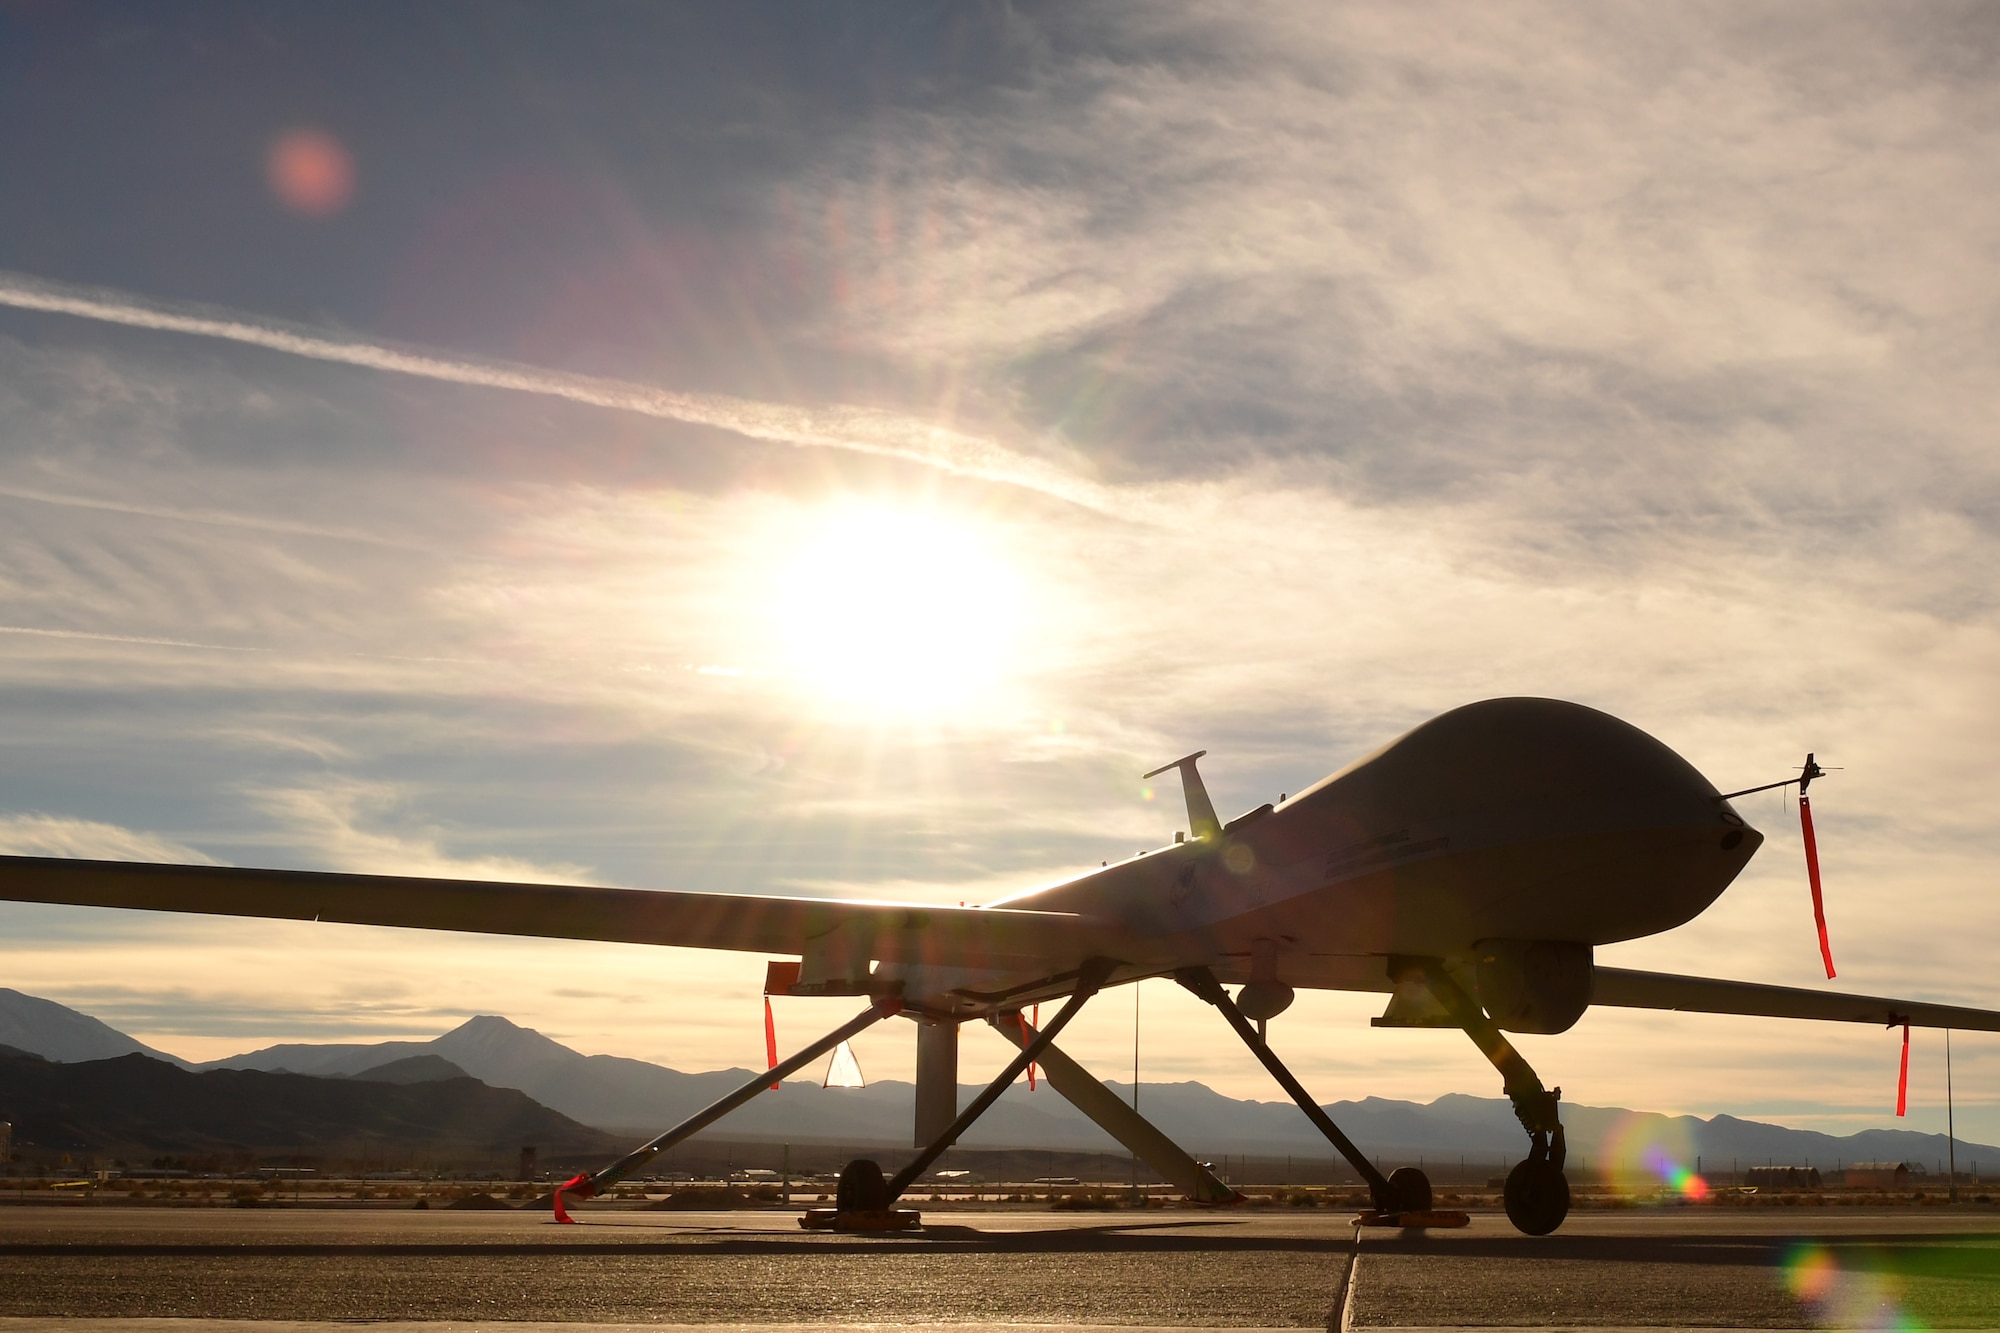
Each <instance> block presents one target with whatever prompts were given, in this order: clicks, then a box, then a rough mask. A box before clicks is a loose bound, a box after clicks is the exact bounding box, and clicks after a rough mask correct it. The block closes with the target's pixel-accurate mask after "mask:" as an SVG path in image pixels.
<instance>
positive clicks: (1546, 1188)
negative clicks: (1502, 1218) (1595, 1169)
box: [1506, 1157, 1569, 1236]
mask: <svg viewBox="0 0 2000 1333" xmlns="http://www.w3.org/2000/svg"><path fill="white" fill-rule="evenodd" d="M1506 1201H1507V1220H1508V1221H1509V1222H1512V1223H1513V1224H1514V1225H1515V1227H1516V1228H1518V1229H1519V1230H1521V1231H1525V1232H1527V1233H1528V1234H1529V1235H1530V1236H1546V1235H1548V1234H1549V1233H1550V1232H1551V1231H1554V1230H1555V1229H1556V1228H1557V1227H1559V1226H1561V1225H1562V1224H1563V1219H1564V1218H1565V1217H1568V1216H1569V1179H1568V1177H1566V1176H1564V1175H1563V1173H1562V1170H1561V1168H1559V1167H1557V1166H1554V1165H1553V1164H1551V1163H1549V1162H1546V1161H1537V1160H1535V1159H1534V1158H1532V1157H1530V1158H1528V1159H1526V1160H1525V1161H1522V1162H1520V1163H1519V1164H1517V1165H1516V1166H1515V1167H1514V1169H1513V1170H1512V1171H1509V1172H1508V1173H1507V1193H1506Z"/></svg>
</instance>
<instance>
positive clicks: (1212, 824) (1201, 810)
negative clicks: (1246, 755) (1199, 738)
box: [1144, 750, 1222, 838]
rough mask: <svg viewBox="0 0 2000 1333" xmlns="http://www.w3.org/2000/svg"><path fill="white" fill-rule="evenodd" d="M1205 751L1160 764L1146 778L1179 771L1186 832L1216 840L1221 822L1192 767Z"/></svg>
mask: <svg viewBox="0 0 2000 1333" xmlns="http://www.w3.org/2000/svg"><path fill="white" fill-rule="evenodd" d="M1207 753H1208V751H1206V750H1196V751H1195V752H1194V753H1193V754H1191V755H1185V756H1183V757H1182V758H1179V759H1176V760H1174V762H1173V763H1171V764H1162V765H1160V766H1159V767H1158V768H1156V769H1154V770H1153V771H1152V772H1150V773H1147V774H1145V775H1144V776H1145V777H1147V778H1156V777H1158V776H1160V774H1162V773H1164V772H1166V771H1167V770H1168V769H1170V768H1178V769H1179V770H1180V771H1181V794H1182V795H1184V796H1186V797H1187V809H1188V832H1189V833H1190V834H1191V835H1193V836H1194V837H1197V838H1218V837H1221V836H1222V821H1221V820H1220V819H1217V818H1216V817H1215V806H1214V805H1212V804H1211V803H1210V802H1209V799H1208V788H1206V787H1204V786H1202V785H1201V773H1200V772H1199V771H1197V770H1196V768H1195V766H1194V762H1195V760H1197V759H1199V758H1201V757H1202V756H1203V755H1205V754H1207Z"/></svg>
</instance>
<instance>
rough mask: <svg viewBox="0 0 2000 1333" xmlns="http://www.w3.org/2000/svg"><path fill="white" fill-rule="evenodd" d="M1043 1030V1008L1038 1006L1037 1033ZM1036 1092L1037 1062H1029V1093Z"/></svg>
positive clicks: (1036, 1008)
mask: <svg viewBox="0 0 2000 1333" xmlns="http://www.w3.org/2000/svg"><path fill="white" fill-rule="evenodd" d="M1041 1030H1042V1006H1040V1005H1039V1004H1038V1005H1036V1006H1035V1031H1037V1032H1039V1031H1041ZM1034 1090H1035V1062H1034V1061H1033V1060H1030V1061H1029V1062H1028V1091H1029V1092H1033V1091H1034Z"/></svg>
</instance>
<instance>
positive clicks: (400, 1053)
mask: <svg viewBox="0 0 2000 1333" xmlns="http://www.w3.org/2000/svg"><path fill="white" fill-rule="evenodd" d="M0 1045H7V1046H14V1047H17V1048H19V1049H21V1050H23V1051H30V1052H33V1053H35V1054H38V1055H41V1056H44V1057H45V1058H47V1059H50V1060H56V1061H71V1062H73V1061H78V1060H101V1059H103V1058H105V1057H106V1056H115V1055H130V1054H143V1055H147V1056H150V1057H152V1058H153V1059H156V1060H165V1061H169V1062H171V1063H174V1064H177V1065H180V1066H181V1067H182V1068H186V1069H198V1070H217V1071H221V1070H233V1071H261V1072H266V1073H280V1072H284V1073H291V1074H295V1075H310V1076H315V1077H317V1078H319V1079H332V1078H339V1079H352V1078H355V1077H356V1076H362V1077H364V1078H366V1079H367V1080H369V1081H380V1082H391V1083H400V1084H405V1085H408V1084H412V1083H423V1082H432V1081H438V1080H447V1079H450V1078H453V1077H454V1076H456V1075H459V1074H464V1075H469V1076H470V1077H471V1078H473V1079H477V1080H479V1081H481V1082H483V1083H486V1084H488V1085H491V1086H492V1087H494V1088H507V1089H517V1090H519V1091H520V1092H522V1093H525V1094H526V1095H527V1096H528V1097H529V1098H532V1099H533V1100H534V1101H535V1102H539V1103H541V1105H542V1106H544V1107H548V1108H551V1109H552V1110H553V1111H555V1112H559V1113H560V1114H561V1115H563V1116H566V1117H569V1118H570V1119H572V1120H575V1121H579V1122H581V1123H582V1125H587V1126H591V1127H594V1128H596V1129H599V1130H603V1131H606V1132H609V1133H612V1134H614V1135H617V1136H621V1137H627V1138H631V1137H637V1138H644V1137H650V1136H651V1135H652V1134H655V1133H657V1132H659V1131H660V1130H662V1129H664V1128H666V1127H667V1126H669V1125H671V1124H673V1123H675V1122H676V1121H678V1120H680V1119H682V1118H684V1117H685V1116H687V1115H688V1114H690V1113H692V1112H694V1111H696V1110H698V1109H700V1108H701V1107H703V1106H705V1105H707V1104H708V1103H710V1102H712V1101H714V1100H715V1099H716V1098H717V1097H719V1096H721V1095H722V1094H723V1093H724V1092H727V1091H728V1090H729V1089H731V1088H733V1087H735V1086H736V1085H737V1084H739V1083H741V1082H742V1081H743V1080H744V1079H746V1078H749V1077H751V1076H752V1071H750V1070H745V1069H729V1070H716V1071H710V1072H705V1073H683V1072H681V1071H679V1070H674V1069H669V1068H666V1067H665V1066H662V1065H656V1064H652V1063H650V1062H648V1061H644V1060H634V1059H628V1058H625V1057H622V1056H613V1055H583V1054H581V1053H580V1052H577V1051H574V1050H571V1049H570V1048H569V1047H567V1046H564V1045H563V1044H562V1043H560V1042H557V1041H554V1040H552V1039H550V1038H548V1037H546V1036H544V1035H542V1034H541V1033H539V1032H536V1031H534V1030H532V1029H529V1028H523V1027H520V1026H518V1025H516V1024H514V1023H512V1022H509V1021H508V1020H507V1019H505V1018H500V1017H497V1016H492V1015H484V1016H481V1017H477V1018H473V1019H470V1020H468V1021H467V1022H465V1023H463V1024H461V1025H460V1026H458V1027H456V1028H454V1029H452V1030H451V1031H450V1032H447V1033H445V1034H443V1035H442V1036H439V1037H436V1038H433V1039H431V1040H430V1041H389V1042H374V1043H366V1044H304V1043H295V1044H286V1045H279V1046H269V1047H265V1048H263V1049H261V1050H256V1051H250V1052H246V1053H244V1054H241V1055H234V1056H230V1057H228V1058H227V1059H223V1060H216V1061H211V1062H209V1063H207V1064H204V1065H198V1066H197V1065H190V1064H189V1063H188V1062H186V1061H180V1060H177V1059H175V1057H172V1056H169V1055H166V1054H164V1053H162V1052H158V1051H153V1050H151V1049H150V1048H148V1047H145V1046H143V1045H141V1044H140V1043H139V1042H137V1041H134V1040H133V1039H132V1038H130V1037H127V1036H125V1035H124V1034H123V1033H120V1032H118V1031H117V1030H116V1029H113V1028H111V1027H109V1026H108V1025H105V1024H103V1023H100V1022H98V1020H96V1019H94V1018H90V1017H88V1016H86V1015H84V1014H80V1013H77V1012H76V1011H75V1010H71V1009H66V1008H64V1007H63V1006H61V1005H58V1004H55V1003H53V1002H52V1001H48V1000H42V999H37V998H35V997H33V996H26V995H22V994H20V993H19V992H17V991H10V990H4V989H0ZM1106 1086H1108V1087H1110V1088H1111V1089H1113V1090H1114V1091H1115V1092H1117V1093H1118V1094H1119V1095H1120V1096H1121V1097H1123V1098H1126V1099H1128V1100H1129V1099H1130V1097H1131V1095H1132V1088H1131V1085H1130V1084H1121V1083H1117V1082H1109V1081H1107V1084H1106ZM976 1092H977V1087H976V1086H973V1085H961V1087H960V1089H959V1100H960V1103H961V1104H964V1103H965V1102H967V1101H969V1100H970V1099H971V1097H972V1096H973V1095H974V1094H975V1093H976ZM1139 1097H1140V1110H1141V1111H1142V1112H1144V1114H1145V1115H1146V1117H1147V1118H1148V1119H1150V1120H1152V1121H1153V1122H1154V1123H1155V1124H1157V1125H1158V1126H1159V1127H1160V1128H1161V1129H1162V1130H1164V1131H1165V1132H1166V1133H1167V1134H1169V1135H1170V1136H1172V1137H1173V1138H1175V1139H1176V1140H1178V1141H1179V1142H1181V1143H1182V1144H1184V1145H1185V1146H1186V1147H1187V1148H1188V1149H1189V1150H1190V1151H1193V1152H1194V1153H1196V1154H1197V1155H1200V1156H1206V1157H1215V1158H1220V1157H1222V1156H1223V1155H1224V1154H1237V1153H1241V1152H1244V1151H1249V1152H1251V1153H1253V1154H1255V1155H1257V1156H1260V1157H1267V1158H1268V1157H1274V1156H1296V1157H1298V1158H1300V1159H1302V1160H1323V1159H1328V1158H1330V1157H1331V1156H1332V1154H1331V1152H1330V1150H1329V1149H1328V1146H1327V1144H1326V1142H1325V1140H1324V1139H1322V1138H1320V1137H1319V1135H1318V1133H1317V1131H1315V1130H1314V1129H1313V1127H1312V1125H1311V1123H1310V1122H1309V1121H1307V1120H1306V1118H1305V1116H1304V1115H1303V1114H1302V1113H1301V1112H1300V1111H1299V1110H1298V1108H1297V1107H1295V1106H1293V1105H1292V1104H1291V1103H1289V1102H1263V1101H1250V1100H1241V1099H1237V1098H1231V1097H1225V1096H1223V1095H1222V1094H1221V1093H1218V1092H1216V1091H1215V1090H1214V1089H1212V1088H1209V1087H1207V1086H1206V1085H1204V1084H1201V1083H1194V1082H1183V1083H1146V1084H1143V1085H1141V1088H1140V1091H1139ZM914 1102H915V1089H914V1087H913V1086H912V1085H911V1084H909V1083H907V1082H900V1081H895V1080H885V1081H882V1082H878V1083H874V1084H871V1085H869V1086H868V1087H865V1088H820V1087H817V1086H815V1085H813V1084H811V1083H809V1082H803V1081H799V1080H789V1081H786V1082H785V1083H783V1084H782V1085H781V1086H780V1088H779V1090H778V1091H776V1092H774V1093H766V1094H764V1095H762V1096H759V1097H757V1098H756V1099H754V1100H753V1101H751V1102H750V1103H749V1104H748V1105H747V1106H744V1107H743V1108H741V1109H739V1110H737V1111H735V1112H733V1113H732V1114H731V1115H730V1117H729V1118H728V1120H727V1121H726V1122H724V1126H722V1127H719V1128H718V1131H717V1132H722V1130H723V1129H726V1131H727V1133H728V1135H729V1137H731V1138H735V1139H746V1140H749V1139H764V1140H771V1141H787V1140H788V1141H791V1142H796V1143H808V1142H811V1143H822V1144H828V1143H831V1144H848V1145H853V1146H856V1147H859V1146H862V1145H882V1144H896V1145H907V1144H908V1142H909V1138H908V1135H909V1126H910V1124H911V1121H912V1118H913V1107H914ZM1326 1109H1327V1112H1328V1114H1329V1115H1331V1116H1332V1117H1333V1119H1334V1121H1335V1122H1336V1123H1337V1124H1339V1125H1340V1126H1341V1127H1342V1128H1343V1129H1345V1130H1346V1131H1347V1132H1348V1134H1349V1135H1350V1136H1351V1137H1352V1138H1354V1139H1355V1140H1356V1141H1357V1142H1358V1143H1360V1144H1361V1145H1362V1146H1363V1147H1364V1149H1366V1150H1367V1151H1368V1152H1370V1153H1373V1154H1379V1155H1380V1156H1382V1157H1383V1158H1384V1159H1385V1160H1399V1161H1400V1160H1411V1159H1416V1158H1420V1157H1422V1158H1429V1159H1431V1160H1437V1161H1445V1160H1449V1159H1451V1158H1453V1157H1457V1156H1464V1157H1465V1158H1467V1159H1468V1165H1472V1164H1476V1163H1479V1162H1487V1161H1490V1162H1493V1163H1495V1164H1496V1165H1497V1164H1498V1163H1499V1162H1500V1161H1502V1160H1506V1159H1512V1158H1517V1157H1518V1156H1519V1155H1520V1153H1521V1149H1522V1146H1523V1141H1522V1135H1521V1130H1520V1127H1519V1125H1518V1124H1517V1123H1516V1121H1515V1119H1514V1114H1513V1111H1512V1108H1511V1107H1510V1106H1509V1105H1508V1103H1507V1102H1506V1101H1505V1100H1504V1099H1501V1098H1484V1097H1470V1096H1464V1095H1460V1094H1451V1095H1447V1096H1444V1097H1440V1098H1438V1099H1437V1100H1436V1101H1434V1102H1431V1103H1429V1104H1428V1105H1425V1104H1421V1103H1417V1102H1407V1101H1394V1100H1388V1099H1384V1098H1379V1097H1370V1098H1366V1099H1363V1100H1360V1101H1349V1102H1334V1103H1329V1104H1328V1105H1327V1107H1326ZM1563 1121H1564V1124H1565V1125H1566V1126H1567V1128H1568V1136H1569V1142H1570V1145H1571V1153H1572V1156H1573V1158H1578V1157H1580V1158H1581V1159H1582V1161H1581V1163H1580V1165H1583V1166H1586V1167H1588V1166H1590V1165H1591V1158H1592V1157H1593V1156H1594V1155H1597V1154H1599V1153H1601V1152H1604V1151H1606V1150H1605V1149H1604V1148H1602V1147H1600V1146H1599V1145H1604V1144H1610V1143H1621V1144H1625V1145H1629V1148H1628V1151H1630V1152H1631V1153H1633V1154H1637V1153H1638V1152H1640V1151H1641V1150H1642V1148H1643V1147H1644V1145H1647V1144H1664V1145H1673V1146H1674V1148H1676V1149H1678V1150H1679V1152H1680V1153H1684V1154H1685V1155H1689V1156H1694V1155H1699V1156H1700V1157H1701V1158H1702V1159H1703V1161H1704V1162H1705V1163H1706V1165H1707V1169H1709V1170H1710V1171H1711V1172H1713V1171H1718V1170H1723V1169H1728V1168H1724V1166H1723V1163H1725V1162H1733V1163H1735V1164H1737V1165H1740V1166H1750V1165H1755V1164H1763V1163H1765V1162H1767V1161H1770V1162H1776V1163H1779V1164H1806V1163H1810V1164H1812V1165H1815V1166H1829V1167H1830V1166H1833V1165H1835V1164H1836V1163H1841V1162H1854V1161H1890V1160H1895V1161H1913V1162H1921V1163H1924V1164H1927V1165H1928V1164H1932V1163H1935V1162H1938V1161H1942V1160H1943V1159H1944V1158H1945V1157H1946V1142H1945V1137H1944V1136H1943V1135H1941V1134H1921V1133H1917V1132H1914V1131H1910V1130H1883V1129H1874V1130H1864V1131H1861V1132H1860V1133H1857V1134H1850V1135H1844V1136H1836V1135H1830V1134H1823V1133H1819V1132H1817V1131H1814V1130H1801V1129H1791V1128H1788V1127H1786V1126H1783V1125H1773V1124H1766V1123H1763V1122H1759V1121H1753V1120H1743V1119H1739V1118H1737V1117H1735V1116H1728V1115H1718V1116H1714V1117H1711V1118H1708V1119H1702V1118H1699V1117H1695V1116H1672V1117H1669V1116H1664V1115H1659V1114H1656V1113H1652V1112H1635V1111H1628V1110H1623V1109H1620V1108H1615V1107H1592V1106H1582V1105H1577V1104H1574V1103H1565V1104H1564V1107H1563ZM544 1137H548V1136H547V1135H544ZM961 1142H962V1143H963V1145H964V1146H965V1147H967V1148H975V1149H976V1148H1003V1147H1004V1148H1018V1147H1029V1148H1039V1149H1050V1150H1060V1151H1084V1152H1113V1151H1120V1150H1119V1149H1117V1146H1116V1145H1115V1144H1114V1143H1113V1142H1112V1141H1111V1139H1110V1138H1108V1137H1107V1136H1106V1135H1105V1134H1104V1133H1103V1132H1102V1131H1101V1130H1099V1129H1098V1128H1097V1127H1096V1126H1095V1125H1093V1124H1091V1123H1090V1122H1089V1121H1088V1120H1086V1119H1084V1118H1083V1116H1082V1115H1080V1114H1079V1113H1077V1112H1076V1111H1075V1110H1074V1109H1072V1108H1071V1107H1070V1105H1069V1103H1068V1102H1066V1101H1064V1100H1063V1099H1062V1098H1061V1097H1060V1096H1059V1095H1058V1094H1056V1093H1055V1092H1054V1091H1053V1090H1052V1089H1049V1088H1047V1087H1043V1088H1042V1089H1041V1090H1039V1091H1034V1092H1031V1091H1030V1090H1029V1089H1028V1087H1027V1086H1026V1085H1025V1083H1018V1084H1016V1085H1015V1086H1014V1087H1012V1088H1010V1089H1008V1090H1007V1092H1006V1093H1005V1094H1004V1095H1003V1096H1002V1097H1001V1098H1000V1099H999V1101H998V1102H997V1103H995V1105H994V1106H993V1108H992V1109H991V1110H990V1111H988V1112H987V1114H986V1115H985V1116H984V1117H982V1118H981V1120H980V1121H979V1122H978V1123H977V1124H975V1125H974V1126H973V1128H972V1130H971V1131H970V1132H969V1133H968V1134H967V1135H966V1136H965V1138H964V1139H963V1140H961ZM1958 1160H1959V1162H1960V1164H1961V1166H1962V1167H1963V1166H1965V1165H1966V1164H1967V1163H1969V1162H1972V1161H1983V1162H1985V1163H1987V1164H1989V1165H1990V1166H1992V1167H1996V1168H2000V1147H1994V1146H1991V1145H1984V1144H1969V1143H1966V1142H1964V1141H1960V1143H1959V1144H1958ZM1606 1164H1607V1163H1602V1162H1600V1163H1598V1165H1600V1166H1601V1165H1606ZM1686 1165H1692V1163H1686Z"/></svg>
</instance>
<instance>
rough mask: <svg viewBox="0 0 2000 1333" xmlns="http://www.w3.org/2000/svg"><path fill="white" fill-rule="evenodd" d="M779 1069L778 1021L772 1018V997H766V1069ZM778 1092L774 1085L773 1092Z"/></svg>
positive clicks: (772, 1086) (776, 1086)
mask: <svg viewBox="0 0 2000 1333" xmlns="http://www.w3.org/2000/svg"><path fill="white" fill-rule="evenodd" d="M777 1067H778V1020H777V1019H776V1018H774V1017H772V1016H771V997H770V996H768V995H766V996H765V997H764V1068H766V1069H776V1068H777ZM777 1090H778V1085H777V1084H775V1083H773V1084H772V1085H771V1091H772V1092H776V1091H777Z"/></svg>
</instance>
